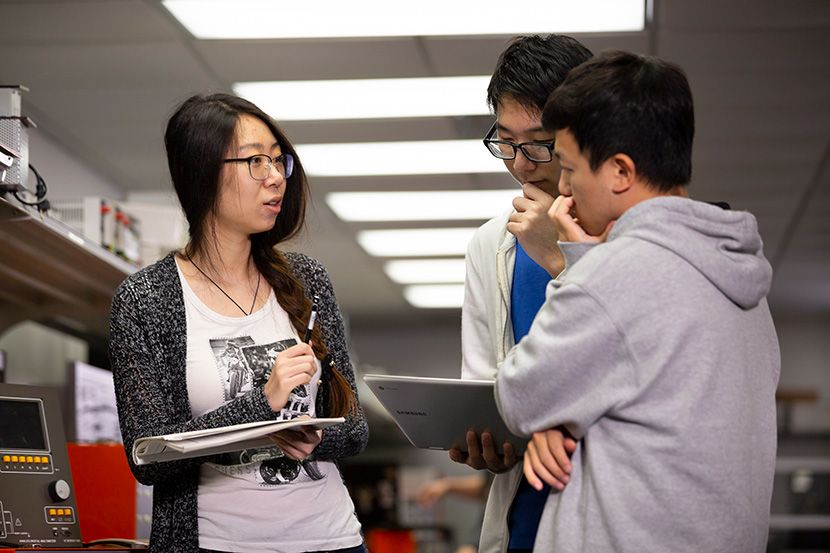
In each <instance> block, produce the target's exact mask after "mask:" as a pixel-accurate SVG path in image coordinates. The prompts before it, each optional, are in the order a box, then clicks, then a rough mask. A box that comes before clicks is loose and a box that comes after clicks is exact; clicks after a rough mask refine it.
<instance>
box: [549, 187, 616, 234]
mask: <svg viewBox="0 0 830 553" xmlns="http://www.w3.org/2000/svg"><path fill="white" fill-rule="evenodd" d="M575 205H576V204H575V202H574V199H573V197H572V196H559V197H558V198H556V200H555V201H554V202H553V205H551V207H550V209H549V210H548V218H549V219H550V221H551V223H552V224H553V225H554V226H555V227H556V231H557V234H558V235H559V241H561V242H589V243H594V244H599V243H601V242H605V240H606V239H607V238H608V234H609V233H610V232H611V229H612V228H613V226H614V221H611V222H609V223H608V225H607V226H606V227H605V230H604V231H603V232H602V234H600V235H599V236H591V235H590V234H588V233H587V232H585V229H583V228H582V227H581V226H580V224H579V219H577V218H576V217H574V216H573V212H574V207H575Z"/></svg>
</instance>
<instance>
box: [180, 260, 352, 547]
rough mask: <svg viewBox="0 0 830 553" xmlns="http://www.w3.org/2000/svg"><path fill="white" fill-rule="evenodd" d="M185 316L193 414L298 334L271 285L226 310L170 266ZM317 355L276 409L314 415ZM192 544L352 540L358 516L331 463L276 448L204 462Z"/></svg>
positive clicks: (239, 388) (286, 414)
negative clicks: (244, 311) (252, 304)
mask: <svg viewBox="0 0 830 553" xmlns="http://www.w3.org/2000/svg"><path fill="white" fill-rule="evenodd" d="M179 278H180V280H181V283H182V290H183V293H184V303H185V312H186V318H187V391H188V396H189V400H190V408H191V411H192V413H193V416H194V417H197V416H199V415H202V414H204V413H206V412H208V411H211V410H213V409H216V408H217V407H219V406H221V405H223V404H224V403H227V402H228V401H231V400H233V399H234V398H236V397H238V396H241V395H244V394H246V393H248V392H249V391H250V390H251V389H252V388H253V387H254V386H257V385H260V384H262V383H263V382H265V381H266V380H267V379H268V376H269V375H270V373H271V368H272V367H273V366H274V360H275V359H276V357H277V354H278V353H279V352H280V351H283V350H284V349H286V348H288V347H291V346H292V345H294V344H296V343H298V342H299V338H298V336H297V333H296V330H295V329H294V327H293V325H292V324H291V322H290V320H289V318H288V314H287V313H286V312H285V310H284V309H282V307H281V306H280V305H279V303H277V300H276V297H275V296H274V293H273V291H272V292H271V294H270V296H269V298H268V302H267V303H266V304H265V306H263V307H262V308H261V309H260V310H258V311H256V312H254V313H252V314H251V315H248V316H244V317H226V316H223V315H220V314H218V313H216V312H215V311H213V310H211V309H210V308H209V307H207V306H206V305H205V304H204V303H202V301H201V300H200V299H199V298H198V297H197V296H196V294H195V293H194V292H193V290H192V289H191V288H190V286H189V285H188V283H187V280H186V279H185V278H184V276H183V275H182V273H181V270H179ZM320 374H321V369H320V364H319V362H318V364H317V374H316V375H315V377H314V378H313V379H312V381H311V383H310V384H307V385H303V386H298V387H296V388H295V389H294V390H293V391H292V392H291V395H290V397H289V400H288V403H287V404H286V406H285V408H283V410H282V411H281V412H280V418H283V419H292V418H296V417H299V416H302V415H310V416H314V415H315V398H316V397H317V385H318V381H319V379H320ZM198 502H199V546H200V547H202V548H206V549H217V550H220V551H267V552H279V553H301V552H304V551H317V550H325V549H344V548H347V547H354V546H356V545H359V544H360V543H362V537H361V535H360V524H359V523H358V521H357V517H356V516H355V514H354V505H353V504H352V501H351V498H350V497H349V495H348V492H347V490H346V487H345V485H344V484H343V481H342V479H341V477H340V472H339V471H338V469H337V466H336V465H335V464H334V463H331V462H327V461H316V460H314V459H313V456H312V459H311V460H305V461H302V462H300V461H295V460H293V459H291V458H289V457H286V456H285V455H283V453H282V451H281V450H280V449H279V448H278V447H276V445H275V446H274V447H271V448H263V449H248V450H244V451H240V452H236V453H232V454H225V455H222V456H221V458H220V459H219V461H218V462H216V463H204V464H203V465H202V468H201V476H200V480H199V496H198Z"/></svg>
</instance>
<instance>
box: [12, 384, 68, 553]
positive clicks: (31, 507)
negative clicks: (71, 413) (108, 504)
mask: <svg viewBox="0 0 830 553" xmlns="http://www.w3.org/2000/svg"><path fill="white" fill-rule="evenodd" d="M77 511H78V507H77V505H76V503H75V496H74V493H73V487H72V473H71V472H70V469H69V457H68V455H67V452H66V439H65V437H64V432H63V425H62V422H61V410H60V405H59V403H58V394H57V392H56V391H55V390H52V389H49V388H43V387H35V386H20V385H15V384H0V542H4V543H10V544H14V545H17V546H20V547H79V546H81V543H82V542H81V531H80V527H79V524H78V513H77Z"/></svg>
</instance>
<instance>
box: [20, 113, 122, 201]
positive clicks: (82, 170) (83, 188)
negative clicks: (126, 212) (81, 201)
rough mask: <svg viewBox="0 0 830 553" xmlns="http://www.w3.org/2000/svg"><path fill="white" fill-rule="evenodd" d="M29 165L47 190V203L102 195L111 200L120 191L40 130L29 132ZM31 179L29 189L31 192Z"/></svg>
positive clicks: (118, 194) (32, 184)
mask: <svg viewBox="0 0 830 553" xmlns="http://www.w3.org/2000/svg"><path fill="white" fill-rule="evenodd" d="M29 163H31V164H32V165H34V166H35V168H36V169H37V171H38V173H40V176H41V177H43V179H44V180H45V181H46V185H47V186H48V188H49V194H48V198H49V199H50V200H67V199H76V198H81V197H83V196H103V197H106V198H111V199H114V200H119V199H121V198H123V197H124V191H123V190H121V189H120V188H119V187H118V186H117V185H116V184H115V183H113V182H111V181H110V180H109V179H108V178H106V177H104V176H102V175H101V174H99V173H98V172H96V171H95V170H94V169H92V168H91V167H89V166H88V165H86V164H85V163H83V162H81V161H79V160H78V159H77V158H76V157H75V155H74V154H72V153H71V152H69V151H68V150H67V149H66V148H65V147H64V146H62V145H60V144H58V143H57V142H55V141H54V140H53V139H52V138H51V137H50V136H49V135H48V134H46V133H45V132H44V131H42V130H41V129H29ZM34 182H35V181H34V176H32V179H31V180H30V185H29V188H31V189H32V190H34Z"/></svg>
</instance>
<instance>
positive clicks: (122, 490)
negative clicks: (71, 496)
mask: <svg viewBox="0 0 830 553" xmlns="http://www.w3.org/2000/svg"><path fill="white" fill-rule="evenodd" d="M67 449H68V451H69V465H70V467H71V469H72V480H73V481H74V484H75V500H76V501H77V503H78V520H79V522H80V524H81V536H82V538H83V540H84V541H85V542H89V541H92V540H98V539H104V538H125V539H134V538H135V533H136V519H135V516H136V481H135V478H134V477H133V473H132V472H130V467H129V465H128V464H127V457H126V454H125V452H124V446H123V445H121V444H74V443H69V444H67Z"/></svg>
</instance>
